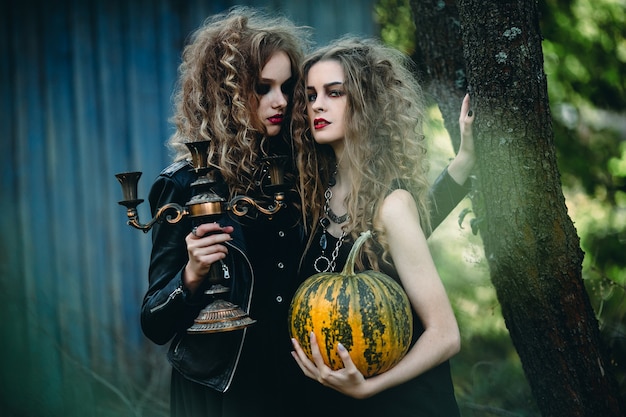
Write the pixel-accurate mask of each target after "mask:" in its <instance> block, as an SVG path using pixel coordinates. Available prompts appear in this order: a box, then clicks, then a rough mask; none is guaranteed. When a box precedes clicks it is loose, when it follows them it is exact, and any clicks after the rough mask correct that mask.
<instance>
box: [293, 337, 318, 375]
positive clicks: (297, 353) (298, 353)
mask: <svg viewBox="0 0 626 417" xmlns="http://www.w3.org/2000/svg"><path fill="white" fill-rule="evenodd" d="M291 344H292V345H293V348H294V351H292V352H291V356H293V358H294V359H295V360H296V363H297V364H298V366H299V367H300V369H302V372H303V373H304V374H305V375H306V376H308V377H309V378H312V379H315V380H317V372H316V371H317V369H316V367H315V364H314V363H313V362H311V360H310V359H309V357H308V356H307V355H306V353H304V350H303V349H302V347H301V346H300V344H299V343H298V341H297V340H296V339H293V338H292V339H291Z"/></svg>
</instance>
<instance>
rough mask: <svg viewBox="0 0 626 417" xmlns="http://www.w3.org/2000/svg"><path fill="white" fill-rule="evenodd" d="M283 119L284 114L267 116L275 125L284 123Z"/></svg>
mask: <svg viewBox="0 0 626 417" xmlns="http://www.w3.org/2000/svg"><path fill="white" fill-rule="evenodd" d="M283 119H284V116H283V115H282V114H275V115H273V116H270V117H268V118H267V120H269V122H270V123H271V124H273V125H279V124H282V122H283Z"/></svg>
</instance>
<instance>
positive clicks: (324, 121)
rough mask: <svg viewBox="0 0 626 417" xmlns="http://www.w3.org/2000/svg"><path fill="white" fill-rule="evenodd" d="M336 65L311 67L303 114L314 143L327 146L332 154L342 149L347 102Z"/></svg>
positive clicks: (321, 64)
mask: <svg viewBox="0 0 626 417" xmlns="http://www.w3.org/2000/svg"><path fill="white" fill-rule="evenodd" d="M344 79H345V78H344V73H343V68H342V67H341V65H340V64H339V62H337V61H334V60H330V61H320V62H317V63H315V64H314V65H313V66H312V67H311V68H310V69H309V73H308V74H307V77H306V94H307V114H308V116H309V121H310V123H311V132H312V133H313V138H314V139H315V141H316V142H317V143H320V144H328V145H331V146H332V147H333V149H335V153H336V154H337V153H338V151H339V150H340V149H341V148H342V147H343V141H344V137H345V115H346V107H347V102H348V98H347V95H346V91H345V88H344Z"/></svg>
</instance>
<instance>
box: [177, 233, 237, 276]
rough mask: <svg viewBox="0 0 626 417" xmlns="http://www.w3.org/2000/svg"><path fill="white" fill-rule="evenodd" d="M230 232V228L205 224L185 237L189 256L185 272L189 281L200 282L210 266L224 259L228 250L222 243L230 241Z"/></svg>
mask: <svg viewBox="0 0 626 417" xmlns="http://www.w3.org/2000/svg"><path fill="white" fill-rule="evenodd" d="M232 232H233V227H232V226H225V227H221V226H220V225H219V224H217V223H206V224H201V225H199V226H197V227H195V228H194V229H193V230H192V231H191V233H189V234H188V235H187V236H186V237H185V242H186V244H187V254H188V256H189V262H188V264H187V270H188V272H189V275H190V278H189V279H190V280H191V281H199V280H202V279H203V278H204V276H205V275H206V274H207V273H208V271H209V269H210V267H211V265H212V264H214V263H215V262H218V261H220V260H222V259H224V258H225V257H226V255H227V254H228V248H227V247H226V246H225V245H223V243H224V242H227V241H230V240H232V238H231V236H230V233H232Z"/></svg>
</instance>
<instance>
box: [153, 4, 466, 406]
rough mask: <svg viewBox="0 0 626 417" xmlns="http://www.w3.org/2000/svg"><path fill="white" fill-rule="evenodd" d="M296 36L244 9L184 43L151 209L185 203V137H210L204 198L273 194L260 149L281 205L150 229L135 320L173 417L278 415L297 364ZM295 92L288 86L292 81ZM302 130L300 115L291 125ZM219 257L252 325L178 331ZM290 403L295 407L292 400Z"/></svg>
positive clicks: (299, 149) (189, 176) (455, 190)
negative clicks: (276, 176) (274, 167)
mask: <svg viewBox="0 0 626 417" xmlns="http://www.w3.org/2000/svg"><path fill="white" fill-rule="evenodd" d="M306 44H307V38H306V33H304V32H302V29H300V28H297V27H295V26H294V25H293V24H292V23H290V22H289V21H287V20H285V19H282V18H280V17H269V16H267V15H262V14H260V13H259V12H257V11H253V10H251V9H246V8H236V9H232V10H231V11H230V12H228V13H226V14H223V15H218V16H215V17H213V18H211V19H210V20H208V21H207V22H206V23H205V24H204V25H203V26H202V27H201V28H200V29H198V31H196V32H195V33H194V35H193V38H192V42H191V43H190V44H189V45H188V46H187V47H186V48H185V50H184V53H183V62H182V64H181V66H180V80H179V86H178V90H177V94H176V111H175V115H174V122H175V124H176V133H175V134H174V135H173V136H172V138H171V139H170V146H171V147H172V149H174V151H175V152H176V155H175V162H174V163H173V164H172V165H170V166H169V167H168V168H166V169H165V170H164V171H163V172H161V174H160V175H159V176H158V177H157V179H156V181H155V182H154V184H153V186H152V189H151V192H150V196H149V201H150V206H151V210H152V214H153V215H154V214H155V213H156V211H157V210H158V209H159V208H160V207H163V206H164V205H166V204H169V203H177V204H179V205H181V206H184V205H185V204H186V203H187V202H188V201H190V199H191V197H192V195H191V194H192V187H191V184H192V182H193V181H195V180H196V179H197V176H196V173H195V171H194V170H193V167H192V166H191V165H190V162H189V159H190V154H189V151H188V150H187V148H186V147H185V146H184V143H186V142H195V141H205V140H209V139H210V140H211V142H210V148H209V156H208V163H209V165H210V166H212V167H215V168H217V169H218V170H219V174H220V175H219V176H218V182H217V183H216V184H215V186H214V187H213V192H215V193H216V194H217V195H219V196H220V197H222V198H223V199H225V200H227V201H228V200H230V199H232V198H233V197H235V196H241V195H246V196H248V197H251V198H253V199H254V200H255V201H257V202H259V203H260V204H261V205H263V206H267V205H268V204H271V203H272V202H273V196H271V195H268V194H271V193H268V192H267V187H266V185H267V183H268V181H270V179H269V178H268V173H267V172H266V171H265V165H264V164H263V162H262V160H263V157H265V156H269V155H276V154H281V155H287V157H288V160H287V163H286V164H285V171H286V175H285V180H286V184H287V187H286V190H285V199H284V203H285V206H284V207H283V208H282V209H281V210H279V211H278V212H277V213H276V214H273V215H271V216H267V215H265V214H262V213H259V212H255V211H254V210H251V211H250V212H249V213H248V214H247V215H246V216H236V215H233V213H232V212H227V213H226V214H223V215H221V217H220V218H219V219H217V220H216V221H215V222H213V221H211V222H209V223H205V224H200V225H196V224H192V221H191V220H190V219H189V218H187V217H185V218H183V219H182V220H181V221H180V222H178V223H175V224H170V223H167V222H163V223H158V224H156V225H155V226H154V227H153V229H152V242H153V248H152V254H151V260H150V270H149V287H148V290H147V292H146V294H145V297H144V300H143V305H142V313H141V325H142V329H143V332H144V334H145V335H146V336H147V337H148V338H149V339H150V340H152V341H153V342H155V343H157V344H165V343H168V342H170V348H169V352H168V360H169V362H170V363H171V365H172V367H173V370H172V379H171V415H172V416H200V415H202V416H244V415H245V416H252V415H253V416H281V415H287V414H294V409H293V407H294V406H295V405H294V404H293V403H291V402H290V401H291V399H292V398H296V396H294V395H293V392H292V390H293V389H296V387H297V386H298V384H297V383H295V381H297V380H298V379H299V378H302V375H301V372H300V370H299V368H298V367H297V365H296V363H295V361H293V358H292V357H291V355H290V351H291V349H292V347H291V343H290V339H289V336H288V333H287V325H286V323H287V311H288V307H289V302H290V301H291V296H292V294H293V292H294V290H295V288H296V287H297V285H298V284H299V282H298V281H297V276H298V274H297V270H298V267H299V262H300V258H301V255H302V253H303V249H304V244H305V242H306V231H307V227H306V226H307V225H306V224H305V222H306V220H305V219H306V216H303V213H307V212H308V211H310V203H309V202H308V201H307V199H306V198H305V197H304V195H305V193H302V192H301V191H302V190H303V189H306V188H307V187H308V184H301V183H299V178H300V176H299V175H298V172H301V171H302V170H310V169H312V168H311V167H310V166H309V165H308V157H309V155H308V154H307V152H309V151H310V149H308V148H307V146H309V145H307V144H306V143H304V142H303V141H302V138H298V137H293V138H292V137H291V135H290V132H289V129H288V128H287V127H288V126H290V125H291V121H292V120H291V119H292V118H294V119H295V118H303V117H304V115H303V114H302V113H301V112H293V111H292V108H291V104H292V98H293V95H294V94H304V92H303V90H302V88H300V87H301V86H300V85H299V83H301V76H300V69H299V63H300V62H301V61H302V55H301V51H302V49H301V48H302V47H303V45H306ZM296 86H298V87H299V88H295V89H294V87H296ZM300 124H302V120H300ZM471 145H472V141H471V137H470V138H469V140H466V141H465V145H464V146H463V147H462V152H460V153H459V155H458V156H457V158H456V159H455V161H453V162H452V163H451V165H450V166H449V168H448V169H447V170H444V172H443V173H442V175H441V176H440V177H439V179H438V180H437V181H436V183H435V184H434V186H433V194H432V195H433V198H434V199H435V201H436V207H437V212H438V213H439V214H438V216H439V220H437V219H433V224H436V223H438V222H439V221H441V220H442V219H443V218H444V217H445V215H447V214H448V213H449V211H450V210H451V209H452V208H453V207H454V206H455V205H456V204H457V203H458V201H460V200H461V199H462V198H463V197H464V196H465V194H466V192H467V189H466V188H464V187H462V186H459V185H458V184H457V183H463V182H464V181H465V180H466V179H467V177H468V175H469V170H470V169H471V166H472V165H473V148H472V147H471ZM213 265H219V270H220V271H221V273H222V274H223V277H224V278H225V279H226V281H228V282H229V284H230V293H229V294H228V299H229V301H231V302H233V303H235V304H237V305H238V306H239V307H241V308H242V309H243V310H244V311H245V312H247V313H248V314H249V315H250V317H252V319H254V320H256V323H255V324H253V325H252V326H250V327H248V328H245V329H239V330H234V331H228V332H220V333H212V334H190V333H188V332H187V329H188V328H189V327H190V326H191V325H192V324H193V321H194V318H195V317H196V316H197V315H198V313H199V312H200V310H201V309H202V308H203V307H205V305H206V304H207V303H208V300H207V299H206V298H205V296H204V291H203V290H204V289H205V288H206V285H207V284H206V282H205V277H206V275H207V274H208V272H209V269H210V268H211V266H213ZM300 406H302V404H300Z"/></svg>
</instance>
